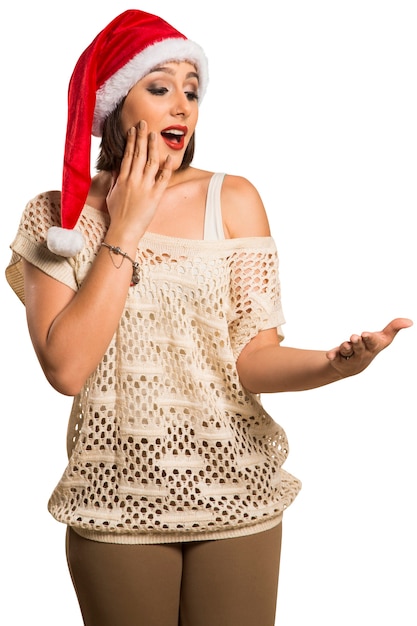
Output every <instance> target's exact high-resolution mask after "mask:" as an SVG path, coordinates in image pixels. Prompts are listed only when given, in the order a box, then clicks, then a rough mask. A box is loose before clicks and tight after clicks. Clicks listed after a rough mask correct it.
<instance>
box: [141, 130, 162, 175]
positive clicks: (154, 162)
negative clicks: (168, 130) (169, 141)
mask: <svg viewBox="0 0 417 626" xmlns="http://www.w3.org/2000/svg"><path fill="white" fill-rule="evenodd" d="M158 170H159V150H158V142H157V137H156V133H155V132H153V131H152V132H151V133H149V137H148V138H147V158H146V163H145V167H144V173H145V175H149V176H150V177H151V180H152V182H154V181H155V178H156V175H157V173H158Z"/></svg>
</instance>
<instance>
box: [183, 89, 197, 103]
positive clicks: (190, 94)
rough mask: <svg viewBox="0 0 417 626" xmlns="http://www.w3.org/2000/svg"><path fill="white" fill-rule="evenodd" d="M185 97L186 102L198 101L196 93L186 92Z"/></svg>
mask: <svg viewBox="0 0 417 626" xmlns="http://www.w3.org/2000/svg"><path fill="white" fill-rule="evenodd" d="M185 95H186V96H187V99H188V100H191V101H194V100H198V93H197V92H196V91H186V92H185Z"/></svg>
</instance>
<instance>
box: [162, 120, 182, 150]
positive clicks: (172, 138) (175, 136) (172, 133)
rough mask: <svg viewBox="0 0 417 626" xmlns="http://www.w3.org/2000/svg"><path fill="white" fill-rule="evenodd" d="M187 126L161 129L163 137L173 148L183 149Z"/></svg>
mask: <svg viewBox="0 0 417 626" xmlns="http://www.w3.org/2000/svg"><path fill="white" fill-rule="evenodd" d="M187 132H188V128H187V126H179V125H178V126H168V127H167V128H164V130H162V131H161V135H162V139H163V140H164V141H165V143H166V145H167V146H168V147H169V148H172V150H182V149H183V148H184V141H185V137H186V135H187Z"/></svg>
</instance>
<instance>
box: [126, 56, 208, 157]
mask: <svg viewBox="0 0 417 626" xmlns="http://www.w3.org/2000/svg"><path fill="white" fill-rule="evenodd" d="M121 119H122V124H123V130H124V132H125V133H127V131H128V130H129V128H131V127H132V126H136V125H137V124H138V123H139V122H140V121H141V120H145V121H146V122H147V124H148V129H149V132H151V131H154V132H155V133H156V136H157V140H158V148H159V154H160V158H161V164H162V163H163V162H164V161H165V159H166V157H167V155H168V154H170V155H171V158H172V159H173V164H174V169H177V168H178V167H179V166H180V164H181V162H182V158H183V156H184V152H185V149H186V148H187V145H188V143H189V141H190V138H191V136H192V134H193V133H194V130H195V127H196V124H197V119H198V74H197V72H196V69H195V67H194V65H192V64H190V63H187V62H178V63H164V64H163V65H161V66H158V67H157V68H155V69H154V70H153V71H152V72H150V73H149V74H147V75H146V76H145V77H144V78H142V79H141V80H140V81H138V82H137V83H136V85H135V86H134V87H132V89H131V90H130V92H129V93H128V95H127V97H126V100H125V102H124V105H123V109H122V117H121Z"/></svg>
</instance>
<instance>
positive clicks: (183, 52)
mask: <svg viewBox="0 0 417 626" xmlns="http://www.w3.org/2000/svg"><path fill="white" fill-rule="evenodd" d="M168 61H190V62H191V63H193V64H194V65H195V66H196V68H197V71H198V74H199V100H200V101H201V99H202V97H203V95H204V93H205V90H206V87H207V81H208V66H207V58H206V56H205V54H204V52H203V50H202V48H201V47H200V46H199V45H198V44H196V43H195V42H193V41H191V40H190V39H187V38H186V37H185V35H183V34H182V33H180V32H179V31H177V30H176V29H175V28H174V27H173V26H171V25H170V24H168V23H167V22H165V20H163V19H161V18H160V17H157V16H156V15H152V14H150V13H145V12H144V11H136V10H129V11H125V12H124V13H122V14H120V15H119V16H118V17H116V18H115V19H114V20H113V21H112V22H110V24H108V25H107V26H106V27H105V28H104V29H103V30H102V31H101V32H100V33H99V34H98V35H97V37H96V38H95V39H94V40H93V41H92V43H91V44H90V45H89V46H88V48H87V49H86V50H85V51H84V52H83V53H82V55H81V56H80V58H79V59H78V61H77V64H76V66H75V68H74V71H73V74H72V76H71V80H70V84H69V90H68V120H67V134H66V141H65V153H64V168H63V177H62V194H61V227H56V226H54V227H52V228H50V229H49V231H48V237H47V245H48V248H49V249H50V250H51V251H52V252H54V253H55V254H59V255H60V256H73V255H74V254H76V253H77V252H79V251H80V250H81V249H82V247H83V245H84V244H83V237H82V234H81V233H80V232H79V231H77V230H73V229H74V226H75V225H76V223H77V220H78V218H79V216H80V214H81V211H82V209H83V206H84V203H85V200H86V198H87V195H88V191H89V188H90V184H91V174H90V153H91V135H95V136H96V137H100V136H101V132H102V127H103V122H104V120H105V119H106V117H107V116H108V115H109V114H110V113H111V112H112V111H113V110H114V109H115V108H116V106H117V105H118V103H119V102H120V101H121V100H122V99H123V98H124V96H126V95H127V93H128V92H129V90H130V89H131V88H132V87H133V86H134V85H135V84H136V83H137V82H138V81H139V80H140V79H141V78H143V77H144V76H146V74H148V73H149V72H150V71H151V70H152V69H153V68H154V67H156V66H157V65H159V64H160V63H163V62H168Z"/></svg>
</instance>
